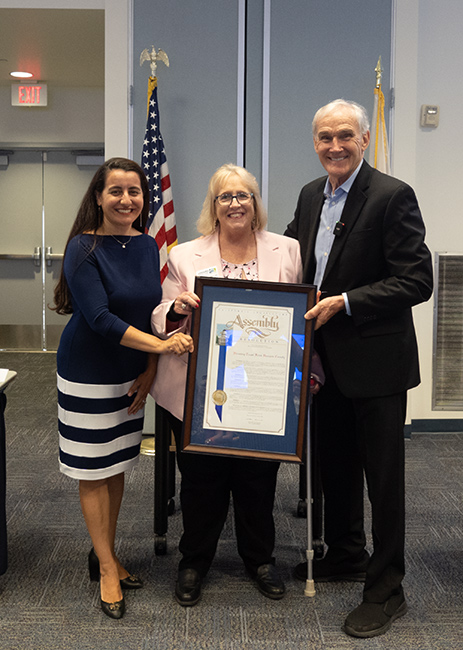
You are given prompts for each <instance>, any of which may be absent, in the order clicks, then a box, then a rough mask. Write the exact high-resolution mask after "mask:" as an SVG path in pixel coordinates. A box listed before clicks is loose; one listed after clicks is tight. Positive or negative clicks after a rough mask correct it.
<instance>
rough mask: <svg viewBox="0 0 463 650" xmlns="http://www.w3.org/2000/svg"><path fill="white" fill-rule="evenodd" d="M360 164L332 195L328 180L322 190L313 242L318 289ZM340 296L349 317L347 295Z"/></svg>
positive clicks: (315, 278)
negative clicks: (320, 206)
mask: <svg viewBox="0 0 463 650" xmlns="http://www.w3.org/2000/svg"><path fill="white" fill-rule="evenodd" d="M362 163H363V159H362V161H361V162H360V164H359V166H358V167H357V169H356V170H355V171H354V172H353V173H352V174H351V175H350V176H349V178H348V179H347V180H346V181H345V182H344V183H343V184H342V185H340V186H339V187H338V188H337V189H336V190H335V191H334V193H333V191H332V188H331V183H330V181H329V178H327V179H326V184H325V188H324V190H323V193H324V195H325V201H324V203H323V208H322V212H321V215H320V225H319V227H318V233H317V239H316V241H315V260H316V264H317V266H316V271H315V277H314V284H315V285H316V286H317V287H320V285H321V283H322V280H323V276H324V275H325V269H326V265H327V264H328V259H329V256H330V252H331V248H332V246H333V243H334V237H335V235H334V228H335V226H336V223H337V222H338V221H341V216H342V211H343V210H344V205H345V203H346V199H347V195H348V194H349V190H350V188H351V187H352V184H353V182H354V181H355V179H356V178H357V174H358V173H359V171H360V167H361V166H362ZM342 295H343V296H344V302H345V304H346V311H347V313H348V314H349V315H351V314H350V308H349V302H348V300H347V295H346V294H344V293H343V294H342Z"/></svg>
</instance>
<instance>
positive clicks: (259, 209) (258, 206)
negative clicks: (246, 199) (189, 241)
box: [196, 163, 267, 235]
mask: <svg viewBox="0 0 463 650" xmlns="http://www.w3.org/2000/svg"><path fill="white" fill-rule="evenodd" d="M230 176H238V177H239V178H241V180H242V181H243V184H244V185H245V187H246V188H247V190H248V191H249V192H252V194H253V201H254V212H255V214H254V219H253V230H264V228H265V226H266V225H267V213H266V211H265V208H264V204H263V201H262V198H261V196H260V190H259V184H258V182H257V180H256V178H255V177H254V176H253V175H252V174H251V172H248V170H247V169H244V167H238V165H234V164H233V163H225V165H222V166H221V167H219V168H218V169H217V170H216V171H215V172H214V174H213V175H212V177H211V180H210V181H209V187H208V189H207V194H206V198H205V199H204V203H203V209H202V210H201V214H200V215H199V219H198V221H197V222H196V227H197V229H198V232H200V233H201V234H202V235H212V233H213V232H214V231H215V229H216V227H217V217H216V214H215V197H216V196H217V194H218V193H219V191H220V189H221V188H222V187H223V185H224V183H226V182H227V181H228V179H229V178H230Z"/></svg>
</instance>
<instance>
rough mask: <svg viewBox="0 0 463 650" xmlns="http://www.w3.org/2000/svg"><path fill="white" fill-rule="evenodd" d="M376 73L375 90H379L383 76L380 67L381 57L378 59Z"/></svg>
mask: <svg viewBox="0 0 463 650" xmlns="http://www.w3.org/2000/svg"><path fill="white" fill-rule="evenodd" d="M375 72H376V88H381V76H382V74H383V69H382V67H381V56H380V57H379V59H378V63H377V64H376V68H375Z"/></svg>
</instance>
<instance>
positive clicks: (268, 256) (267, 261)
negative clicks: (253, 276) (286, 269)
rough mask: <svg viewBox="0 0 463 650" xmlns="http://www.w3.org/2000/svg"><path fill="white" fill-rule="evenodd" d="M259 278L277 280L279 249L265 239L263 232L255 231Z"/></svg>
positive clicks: (276, 245)
mask: <svg viewBox="0 0 463 650" xmlns="http://www.w3.org/2000/svg"><path fill="white" fill-rule="evenodd" d="M256 244H257V259H258V272H259V280H265V281H267V282H278V280H279V279H280V269H281V249H280V247H279V245H278V244H274V243H273V244H272V243H271V242H269V241H268V240H267V237H266V233H265V232H259V231H257V232H256Z"/></svg>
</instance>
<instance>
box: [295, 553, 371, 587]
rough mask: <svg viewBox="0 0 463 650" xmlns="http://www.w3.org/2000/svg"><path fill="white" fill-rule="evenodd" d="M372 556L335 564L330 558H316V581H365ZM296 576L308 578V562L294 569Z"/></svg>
mask: <svg viewBox="0 0 463 650" xmlns="http://www.w3.org/2000/svg"><path fill="white" fill-rule="evenodd" d="M369 559H370V556H369V555H368V553H365V556H364V558H363V559H362V560H360V561H359V562H338V563H336V564H333V563H332V562H330V560H329V558H327V557H324V558H322V559H321V560H315V561H314V562H313V564H312V569H313V579H314V580H315V582H335V581H338V580H345V581H347V582H365V578H366V570H367V565H368V562H369ZM294 577H295V578H297V579H298V580H307V562H301V563H300V564H298V565H297V566H296V567H295V569H294Z"/></svg>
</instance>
